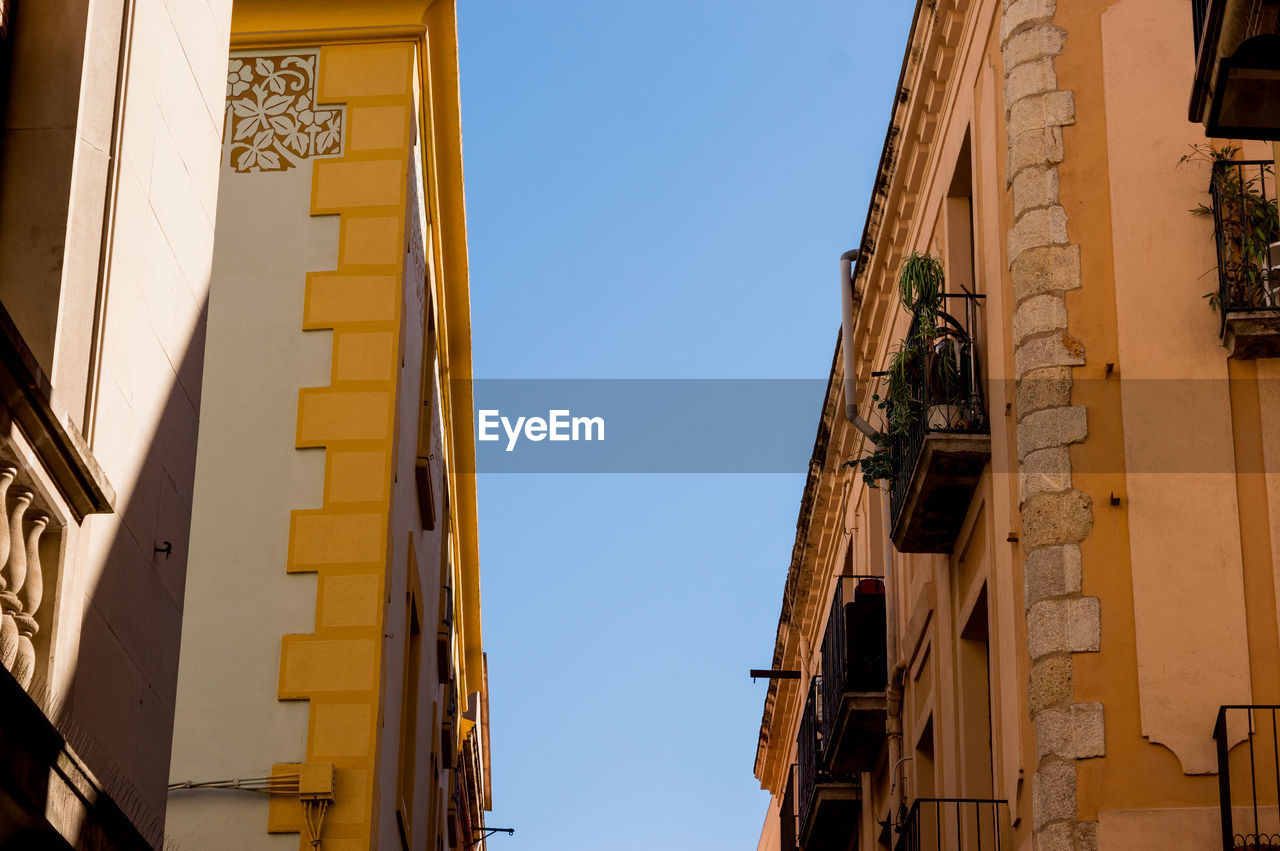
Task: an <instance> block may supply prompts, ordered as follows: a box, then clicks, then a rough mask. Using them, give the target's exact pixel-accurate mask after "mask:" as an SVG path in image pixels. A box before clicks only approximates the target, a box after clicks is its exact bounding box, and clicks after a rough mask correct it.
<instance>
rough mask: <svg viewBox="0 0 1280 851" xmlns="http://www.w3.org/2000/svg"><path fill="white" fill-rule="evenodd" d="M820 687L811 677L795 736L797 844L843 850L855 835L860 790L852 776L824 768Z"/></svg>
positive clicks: (809, 850) (814, 850)
mask: <svg viewBox="0 0 1280 851" xmlns="http://www.w3.org/2000/svg"><path fill="white" fill-rule="evenodd" d="M821 688H822V683H821V678H820V677H814V679H813V682H811V683H810V685H809V699H808V702H807V703H805V707H804V715H803V716H802V717H801V719H800V735H799V736H797V737H796V750H797V765H796V778H797V783H796V786H797V795H796V797H797V799H798V805H799V806H798V810H799V819H800V846H801V847H802V848H804V851H845V849H847V848H848V847H849V840H850V837H853V836H856V835H857V830H858V811H859V808H860V807H861V799H862V790H861V787H860V786H859V783H858V778H857V777H856V776H853V775H845V774H835V773H833V772H831V771H828V770H827V769H826V768H824V762H825V754H824V753H823V747H822V718H821V717H820V716H821V712H820V708H819V704H820V702H821V700H822V697H821V694H822V692H821Z"/></svg>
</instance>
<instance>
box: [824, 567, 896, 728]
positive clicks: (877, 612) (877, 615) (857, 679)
mask: <svg viewBox="0 0 1280 851" xmlns="http://www.w3.org/2000/svg"><path fill="white" fill-rule="evenodd" d="M884 629H885V621H884V580H883V579H881V578H880V577H878V576H842V577H840V579H839V581H838V582H836V593H835V599H834V600H833V601H832V603H831V614H830V616H829V617H828V618H827V631H826V633H825V634H824V635H823V637H822V677H821V679H822V708H823V709H824V710H828V711H824V712H823V714H822V740H823V741H824V742H831V741H833V739H834V733H835V726H836V719H837V717H838V716H839V706H840V700H841V696H842V695H843V694H844V693H845V692H882V691H884V689H885V685H886V682H887V680H888V667H887V665H886V662H885V632H884Z"/></svg>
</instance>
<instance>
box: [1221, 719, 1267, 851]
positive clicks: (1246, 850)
mask: <svg viewBox="0 0 1280 851" xmlns="http://www.w3.org/2000/svg"><path fill="white" fill-rule="evenodd" d="M1277 711H1280V706H1224V707H1222V708H1221V709H1219V710H1218V723H1217V724H1216V725H1215V726H1214V730H1213V737H1214V740H1215V741H1216V742H1217V743H1218V795H1219V798H1220V811H1221V814H1222V848H1223V851H1256V849H1261V848H1280V798H1278V796H1277V792H1278V791H1280V737H1278V736H1277V729H1278V724H1277V718H1276V714H1277ZM1241 739H1243V741H1241ZM1232 740H1234V741H1236V742H1238V744H1236V745H1235V746H1234V747H1229V742H1230V741H1232Z"/></svg>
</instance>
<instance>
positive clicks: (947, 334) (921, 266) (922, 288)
mask: <svg viewBox="0 0 1280 851" xmlns="http://www.w3.org/2000/svg"><path fill="white" fill-rule="evenodd" d="M945 286H946V277H945V275H944V273H943V268H942V261H940V260H938V258H936V257H933V256H932V255H929V254H922V253H919V252H916V253H913V254H911V255H910V256H909V257H908V258H907V259H906V260H905V261H904V262H903V264H902V274H901V276H900V278H899V279H898V298H899V300H900V301H901V302H902V306H903V308H905V309H906V310H907V312H908V313H910V314H911V315H912V317H913V319H912V323H911V332H910V333H909V335H908V337H907V340H906V341H905V342H904V343H903V345H902V347H901V348H900V349H899V350H898V356H896V357H895V360H894V362H893V363H892V364H891V366H890V397H891V398H898V397H902V396H903V395H905V394H903V393H902V392H898V393H894V392H893V387H892V385H893V384H894V382H895V380H896V381H897V382H899V383H905V384H906V386H907V392H908V393H910V394H911V395H912V397H913V398H912V399H911V401H912V402H913V403H914V404H913V406H912V407H913V408H914V412H913V414H914V415H916V416H918V415H923V416H924V422H925V427H926V428H928V429H934V430H957V429H959V430H964V429H965V428H967V427H968V420H969V419H970V417H969V415H968V413H967V407H968V399H966V398H965V395H964V393H963V391H962V384H963V382H962V381H961V378H960V371H961V368H962V364H963V362H964V349H965V337H964V334H963V332H962V331H961V329H960V328H959V326H958V325H956V323H955V320H954V319H952V318H951V316H950V315H949V314H948V313H947V312H946V311H945V310H943V304H942V301H943V299H942V295H943V292H944V289H945ZM904 353H905V354H904ZM895 367H897V369H895ZM895 375H896V376H897V378H896V379H895Z"/></svg>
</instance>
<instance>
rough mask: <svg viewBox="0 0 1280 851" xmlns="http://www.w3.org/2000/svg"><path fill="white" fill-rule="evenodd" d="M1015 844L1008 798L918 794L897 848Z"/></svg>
mask: <svg viewBox="0 0 1280 851" xmlns="http://www.w3.org/2000/svg"><path fill="white" fill-rule="evenodd" d="M1012 847H1013V845H1012V843H1011V842H1010V837H1009V805H1008V804H1007V803H1006V802H1005V801H997V800H994V799H991V798H917V799H916V800H915V803H913V804H912V805H911V811H910V812H908V813H907V818H906V820H905V821H903V822H902V824H901V825H899V828H898V842H897V844H896V845H894V851H942V849H947V850H948V851H982V849H991V851H1000V849H1002V848H1012Z"/></svg>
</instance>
